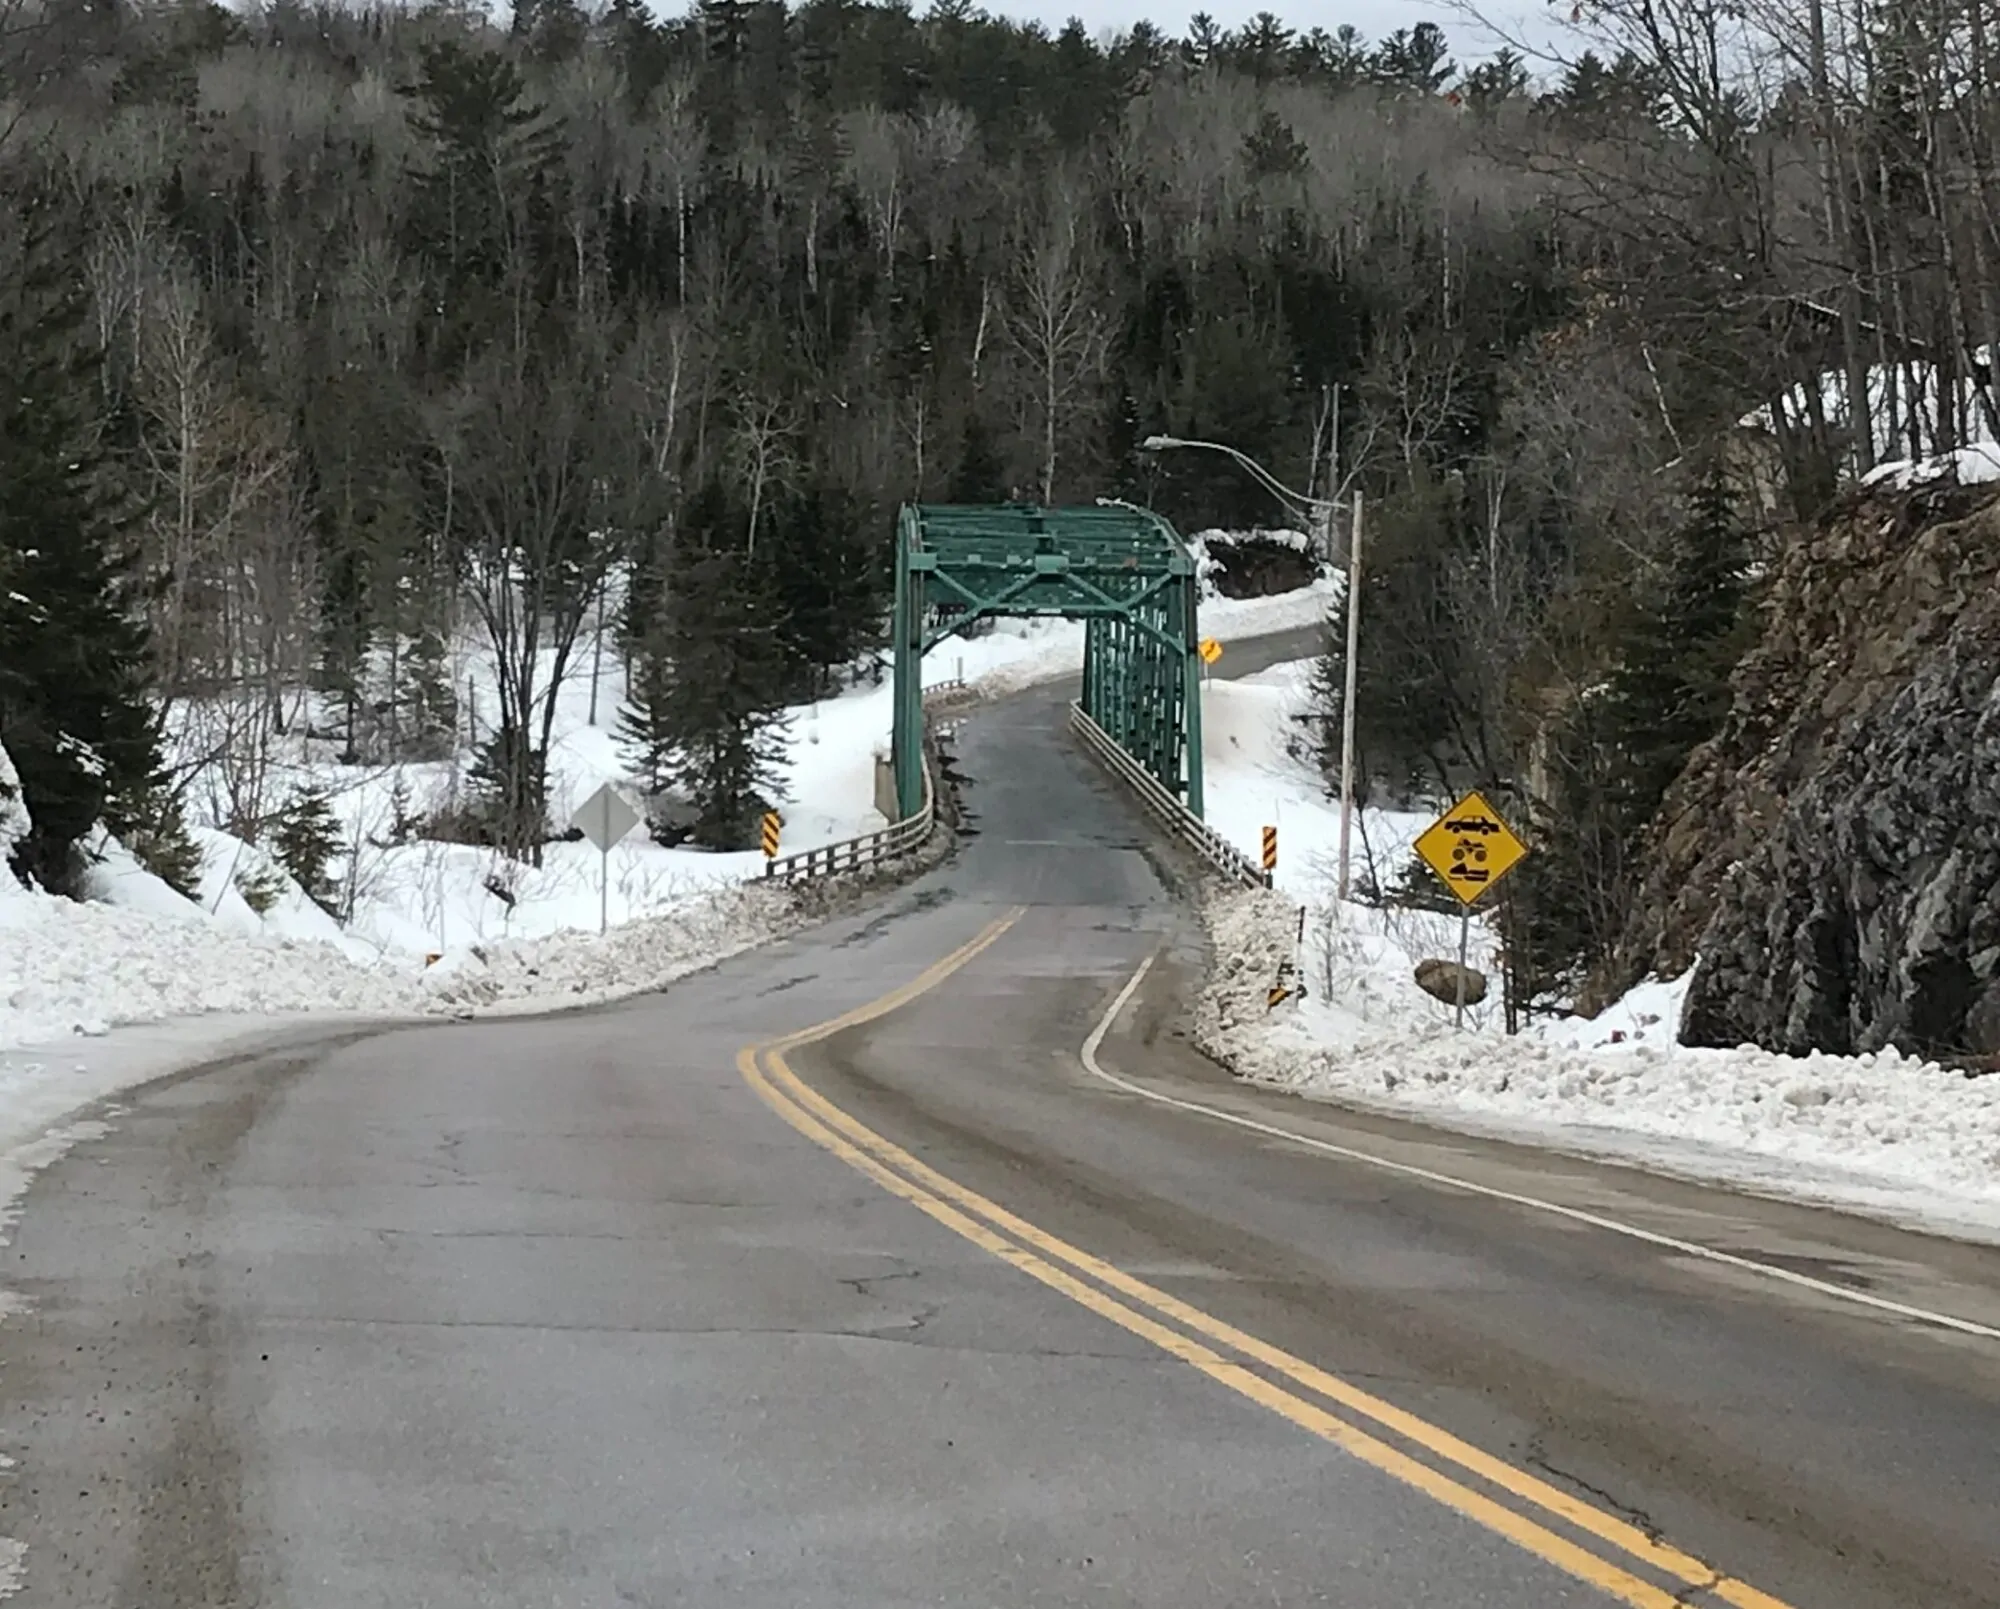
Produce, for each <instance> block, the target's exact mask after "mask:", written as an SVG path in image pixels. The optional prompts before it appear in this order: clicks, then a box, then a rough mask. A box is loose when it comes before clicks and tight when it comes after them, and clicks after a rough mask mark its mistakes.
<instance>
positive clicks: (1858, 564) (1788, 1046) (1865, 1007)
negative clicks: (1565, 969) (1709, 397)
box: [1594, 485, 2000, 1062]
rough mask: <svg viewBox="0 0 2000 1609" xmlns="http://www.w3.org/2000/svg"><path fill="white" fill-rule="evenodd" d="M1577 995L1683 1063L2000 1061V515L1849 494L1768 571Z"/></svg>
mask: <svg viewBox="0 0 2000 1609" xmlns="http://www.w3.org/2000/svg"><path fill="white" fill-rule="evenodd" d="M1763 607H1764V613H1763V620H1764V624H1763V633H1762V637H1761V640H1760V641H1759V642H1758V644H1757V646H1756V647H1754V648H1753V649H1752V650H1751V651H1750V652H1749V653H1748V654H1747V655H1746V656H1745V658H1744V660H1743V662H1742V663H1741V664H1740V665H1739V666H1738V668H1737V671H1736V674H1735V676H1734V678H1733V706H1732V709H1731V711H1730V714H1729V716H1728V718H1727V720H1726V721H1725V723H1724V725H1723V727H1722V729H1721V731H1719V732H1718V733H1717V734H1716V736H1715V737H1714V738H1713V739H1712V740H1711V741H1710V742H1709V743H1707V744H1705V745H1704V746H1703V747H1702V748H1700V749H1698V750H1697V751H1696V752H1695V754H1694V755H1693V756H1692V757H1691V759H1690V760H1689V763H1688V766H1687V768H1686V770H1685V771H1684V772H1683V774H1682V776H1681V778H1680V780H1679V781H1678V782H1676V783H1675V785H1674V787H1673V789H1672V790H1671V792H1670V793H1669V794H1668V797H1667V801H1666V804H1665V807H1664V808H1663V810H1662V812H1661V816H1660V819H1659V821H1658V822H1657V823H1656V824H1655V829H1654V841H1653V845H1652V852H1651V855H1650V858H1649V862H1648V870H1647V877H1646V883H1645V887H1644V890H1643V892H1642V895H1641V898H1640V900H1639V903H1638V907H1637V910H1638V915H1637V916H1636V917H1635V919H1634V921H1633V923H1632V925H1631V927H1630V928H1629V929H1628V931H1627V933H1626V935H1625V939H1624V941H1623V943H1622V944H1621V946H1620V949H1619V953H1618V954H1617V956H1616V957H1615V958H1614V961H1613V964H1612V965H1611V966H1610V967H1609V968H1608V969H1607V972H1606V975H1605V976H1604V977H1602V978H1600V979H1599V980H1598V987H1597V989H1596V991H1594V992H1595V993H1597V994H1598V995H1599V996H1600V997H1601V998H1608V997H1609V996H1611V995H1612V994H1615V993H1616V992H1618V991H1619V990H1621V989H1622V988H1624V987H1626V986H1628V985H1629V984H1630V983H1632V982H1636V981H1637V980H1638V979H1639V978H1640V977H1643V976H1644V975H1646V974H1647V973H1649V972H1658V973H1659V974H1661V975H1662V976H1667V977H1674V976H1678V975H1679V974H1680V973H1682V972H1683V971H1685V970H1686V969H1687V968H1688V967H1690V966H1692V967H1693V969H1694V974H1693V976H1692V978H1691V979H1690V980H1689V987H1688V994H1687V1002H1686V1006H1685V1009H1684V1012H1683V1015H1682V1019H1681V1027H1680V1037H1681V1041H1682V1042H1683V1043H1684V1044H1692V1045H1734V1044H1740V1043H1746V1042H1747V1043H1754V1044H1757V1045H1761V1046H1763V1047H1765V1048H1766V1049H1770V1050H1777V1051H1785V1052H1792V1053H1802V1052H1805V1051H1808V1050H1826V1051H1836V1052H1854V1051H1864V1050H1875V1049H1880V1048H1883V1047H1885V1046H1894V1047H1896V1048H1897V1049H1899V1050H1903V1051H1906V1052H1910V1053H1913V1054H1919V1055H1927V1056H1935V1057H1939V1058H1941V1059H1947V1060H1956V1061H1962V1062H1981V1061H1985V1060H1986V1059H1988V1058H1990V1057H1991V1056H1992V1055H1993V1054H1994V1053H1995V1052H2000V497H1996V496H1995V489H1994V488H1991V487H1958V486H1953V485H1936V486H1929V487H1922V488H1919V489H1917V490H1915V491H1899V492H1882V493H1866V494H1862V495H1861V496H1859V497H1858V498H1857V499H1856V500H1855V501H1854V502H1852V503H1851V504H1849V505H1848V506H1846V507H1844V508H1843V509H1841V510H1840V511H1839V512H1838V513H1837V514H1836V515H1835V516H1834V517H1832V518H1831V519H1829V520H1828V521H1827V522H1825V523H1824V524H1823V525H1822V526H1820V527H1818V528H1817V529H1815V530H1812V531H1809V532H1804V533H1801V534H1800V535H1799V536H1797V537H1796V538H1795V539H1794V540H1793V542H1792V544H1791V545H1790V547H1789V548H1788V549H1787V550H1786V551H1785V552H1784V553H1783V554H1782V555H1781V556H1780V558H1779V560H1778V562H1777V567H1776V570H1775V572H1774V574H1773V575H1772V576H1771V578H1770V584H1769V587H1768V590H1767V592H1766V596H1765V602H1764V606H1763Z"/></svg>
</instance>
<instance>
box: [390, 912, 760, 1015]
mask: <svg viewBox="0 0 2000 1609" xmlns="http://www.w3.org/2000/svg"><path fill="white" fill-rule="evenodd" d="M799 923H800V918H799V917H798V915H797V912H796V909H795V906H794V904H793V901H792V900H791V898H790V896H789V895H788V894H787V893H786V892H785V891H784V890H783V889H780V888H775V887H770V886H767V885H763V884H745V885H741V886H738V887H733V888H725V889H718V890H716V891H714V892H713V893H711V894H708V895H704V896H702V897H699V898H696V899H691V900H688V901H685V902H684V903H683V904H682V905H680V906H679V907H678V908H677V909H676V910H675V911H674V912H673V914H672V915H670V916H662V917H654V918H651V919H649V920H646V921H641V922H633V923H630V924H628V925H626V926H624V927H618V928H613V929H612V930H611V931H610V932H609V933H608V934H606V935H605V936H604V937H602V938H594V937H593V938H590V939H579V938H577V937H575V936H574V935H568V934H565V935H560V936H556V937H552V938H544V939H536V940H530V941H527V942H525V943H520V944H509V945H504V946H500V947H497V948H493V949H487V948H485V947H484V946H480V947H475V948H472V949H469V950H464V951H460V952H456V953H454V954H451V955H447V956H445V957H443V958H442V959H441V960H440V961H439V962H438V964H437V965H436V966H434V967H432V968H430V969H429V970H428V971H426V972H425V973H424V974H423V992H424V994H425V995H426V996H427V997H428V999H429V1001H430V1002H431V1003H432V1004H433V1005H434V1006H436V1007H440V1008H443V1009H447V1010H472V1011H476V1012H479V1013H481V1014H482V1015H492V1014H496V1013H502V1012H506V1013H513V1012H523V1013H525V1012H534V1011H549V1010H554V1009H556V1008H558V1007H564V1006H584V1005H596V1004H601V1003H602V1002H604V1001H607V1000H617V999H623V998H625V997H626V996H628V995H634V994H644V993H646V992H647V991H649V990H653V989H661V988H665V987H666V985H667V984H669V983H671V982H673V981H674V979H676V978H682V977H685V976H687V974H688V973H690V972H694V971H698V970H700V969H701V968H703V967H707V966H713V965H714V964H715V963H716V962H718V961H723V960H727V959H728V958H729V957H730V956H732V955H738V954H741V953H742V952H743V951H745V950H748V949H753V948H755V947H756V946H757V945H759V944H763V943H767V942H768V941H770V940H771V939H774V938H776V937H778V936H779V935H781V934H783V933H785V932H789V931H790V930H792V929H793V928H795V927H797V926H798V925H799Z"/></svg>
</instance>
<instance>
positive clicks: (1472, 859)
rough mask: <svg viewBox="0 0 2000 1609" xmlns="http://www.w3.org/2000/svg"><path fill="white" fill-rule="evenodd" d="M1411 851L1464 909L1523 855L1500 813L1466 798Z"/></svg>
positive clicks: (1471, 797)
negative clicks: (1464, 905)
mask: <svg viewBox="0 0 2000 1609" xmlns="http://www.w3.org/2000/svg"><path fill="white" fill-rule="evenodd" d="M1413 847H1414V848H1415V849H1416V852H1417V855H1418V856H1419V858H1421V859H1422V861H1423V862H1424V864H1425V865H1426V866H1428V867H1430V869H1431V870H1432V871H1434V872H1436V873H1437V874H1438V876H1439V877H1441V878H1443V879H1444V886H1445V887H1446V888H1448V889H1450V890H1451V891H1452V892H1453V893H1454V894H1456V895H1457V896H1458V897H1459V898H1460V899H1461V900H1463V901H1464V902H1465V903H1466V904H1467V905H1471V904H1473V903H1474V902H1476V901H1477V900H1478V898H1479V896H1480V895H1482V894H1484V893H1485V892H1486V891H1487V889H1489V888H1491V887H1492V886H1493V885H1494V884H1495V883H1497V882H1499V881H1500V879H1501V878H1503V877H1505V876H1506V875H1507V874H1508V873H1509V872H1510V871H1512V870H1513V869H1514V868H1515V867H1516V866H1518V865H1519V864H1520V863H1521V858H1522V857H1523V856H1524V855H1526V854H1527V852H1528V846H1527V845H1526V844H1524V843H1522V842H1521V840H1520V839H1519V838H1517V837H1515V836H1514V832H1513V829H1512V828H1510V827H1509V826H1508V825H1507V823H1506V822H1504V821H1502V820H1501V819H1500V813H1499V812H1498V811H1496V810H1495V809H1494V808H1493V807H1492V806H1491V805H1490V804H1488V803H1487V802H1486V801H1485V800H1484V799H1483V798H1481V797H1480V796H1479V795H1478V794H1476V793H1468V794H1467V795H1466V796H1465V797H1464V798H1463V799H1461V800H1459V801H1458V803H1457V804H1455V805H1453V806H1452V807H1451V808H1450V809H1449V810H1447V811H1446V812H1445V813H1444V814H1443V815H1442V816H1440V817H1438V819H1437V820H1436V821H1434V822H1432V823H1431V824H1430V825H1429V826H1428V827H1426V828H1425V829H1424V830H1423V832H1422V833H1421V834H1420V835H1419V836H1418V838H1417V841H1416V843H1415V845H1414V846H1413Z"/></svg>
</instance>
